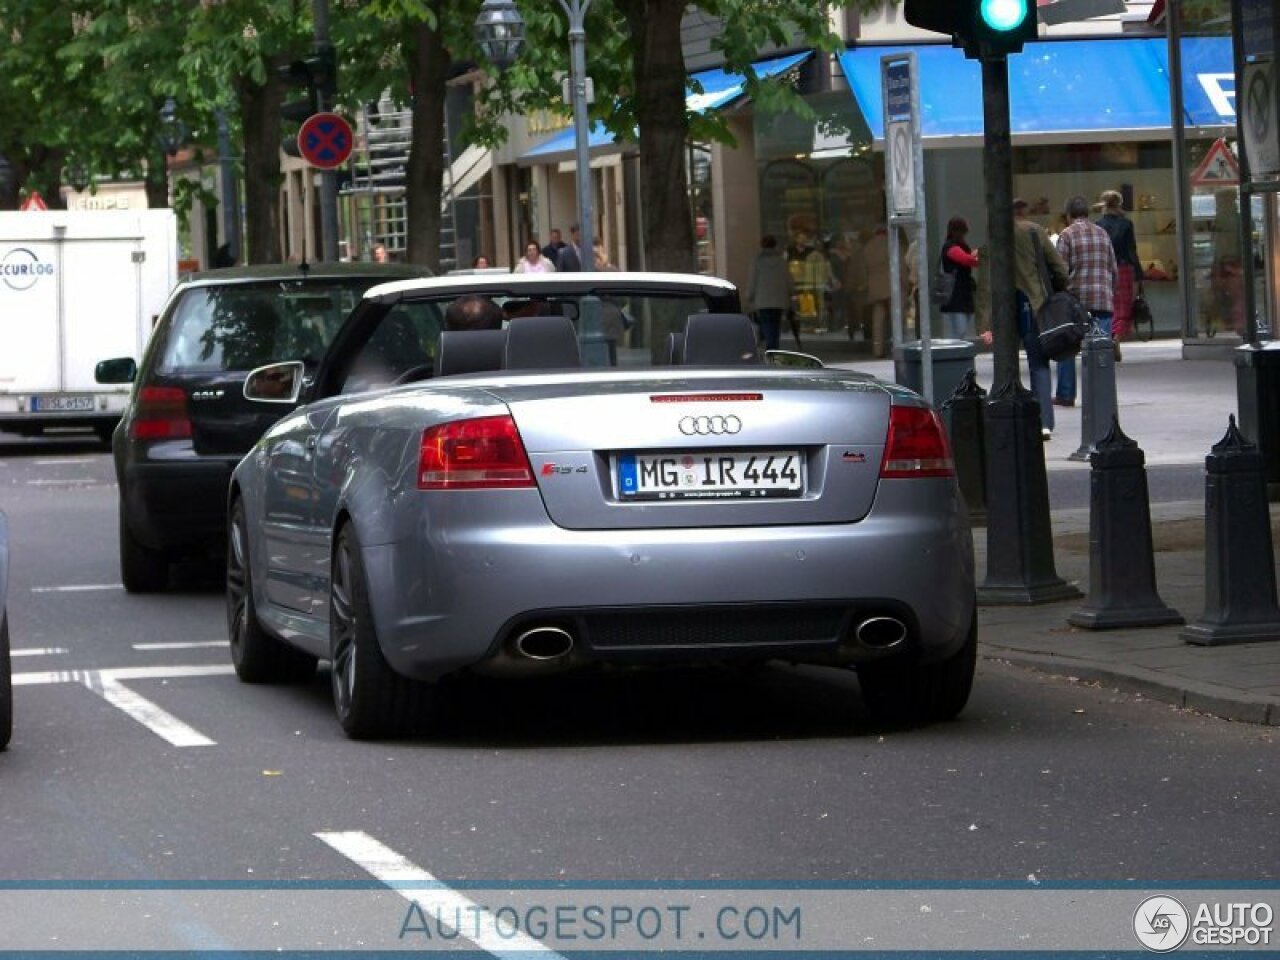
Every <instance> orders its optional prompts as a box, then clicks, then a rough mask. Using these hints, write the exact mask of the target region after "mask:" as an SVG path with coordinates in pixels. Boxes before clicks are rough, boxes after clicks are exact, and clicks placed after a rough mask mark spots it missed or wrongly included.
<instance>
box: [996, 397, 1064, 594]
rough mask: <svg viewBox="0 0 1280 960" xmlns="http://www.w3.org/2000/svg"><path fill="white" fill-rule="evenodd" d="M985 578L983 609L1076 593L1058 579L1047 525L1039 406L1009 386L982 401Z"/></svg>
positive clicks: (1045, 479) (1050, 531) (1047, 504)
mask: <svg viewBox="0 0 1280 960" xmlns="http://www.w3.org/2000/svg"><path fill="white" fill-rule="evenodd" d="M985 432H986V441H987V578H986V580H984V581H983V582H982V584H981V586H979V587H978V603H980V604H983V605H985V606H1012V605H1032V604H1038V603H1052V602H1054V601H1056V600H1074V599H1075V598H1076V597H1078V596H1080V591H1079V590H1077V589H1076V588H1075V587H1074V586H1072V585H1071V584H1069V583H1067V582H1066V581H1065V580H1063V579H1062V578H1061V577H1059V576H1058V572H1057V570H1056V569H1055V568H1054V565H1053V527H1052V525H1051V524H1050V523H1049V480H1048V478H1047V477H1046V475H1045V470H1044V440H1043V439H1042V438H1041V436H1040V404H1039V403H1037V402H1036V398H1035V397H1034V396H1033V395H1032V393H1031V391H1029V390H1027V389H1026V388H1025V387H1024V386H1022V384H1020V383H1018V382H1017V380H1013V381H1009V382H1008V384H1007V385H1006V386H1004V387H1002V388H1000V389H998V390H995V391H994V392H993V393H992V394H991V397H990V399H989V400H988V402H987V409H986V426H985Z"/></svg>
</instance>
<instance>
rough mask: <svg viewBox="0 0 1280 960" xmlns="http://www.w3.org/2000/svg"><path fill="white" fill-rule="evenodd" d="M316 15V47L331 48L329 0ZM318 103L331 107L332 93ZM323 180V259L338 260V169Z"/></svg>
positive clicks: (322, 0) (322, 174) (315, 2)
mask: <svg viewBox="0 0 1280 960" xmlns="http://www.w3.org/2000/svg"><path fill="white" fill-rule="evenodd" d="M311 11H312V19H313V20H314V21H315V50H316V53H317V54H318V55H320V54H323V53H324V51H325V50H327V49H329V48H330V43H329V0H312V5H311ZM317 101H318V102H317V106H318V107H319V109H320V110H321V111H325V110H331V109H332V108H333V106H334V104H333V102H332V97H331V95H330V94H329V93H327V92H326V91H324V90H320V91H318V97H317ZM316 176H317V177H318V178H319V180H320V234H321V237H320V259H321V260H323V261H324V262H325V263H334V262H336V261H337V259H338V172H337V171H336V170H319V171H317V173H316Z"/></svg>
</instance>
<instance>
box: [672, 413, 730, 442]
mask: <svg viewBox="0 0 1280 960" xmlns="http://www.w3.org/2000/svg"><path fill="white" fill-rule="evenodd" d="M741 429H742V421H741V420H739V419H738V418H737V417H735V416H733V415H732V414H730V415H729V416H727V417H721V416H719V415H717V416H714V417H681V418H680V432H681V433H683V434H684V435H685V436H686V437H694V436H697V437H718V436H723V435H725V434H729V433H737V432H738V431H740V430H741Z"/></svg>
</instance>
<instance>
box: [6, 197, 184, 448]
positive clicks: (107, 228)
mask: <svg viewBox="0 0 1280 960" xmlns="http://www.w3.org/2000/svg"><path fill="white" fill-rule="evenodd" d="M177 271H178V240H177V226H176V223H175V220H174V215H173V211H172V210H167V209H165V210H138V211H120V210H110V211H109V210H94V211H86V212H70V211H65V210H60V211H50V212H45V213H37V212H30V211H26V212H21V213H0V429H2V430H9V431H12V432H15V433H20V434H26V435H28V436H29V435H33V434H38V433H40V432H42V431H43V430H45V429H46V428H48V427H92V428H93V429H94V430H95V431H97V433H98V435H99V436H100V437H102V439H103V440H104V441H105V440H108V439H110V437H111V431H112V430H113V429H114V428H115V425H116V422H117V421H118V420H119V419H120V414H121V411H122V410H123V409H124V406H125V403H126V402H127V400H128V396H129V391H128V389H127V387H122V386H118V385H107V386H103V385H101V384H99V383H97V382H95V380H94V376H93V372H94V365H95V364H96V363H97V361H98V360H100V359H101V358H102V357H109V356H116V355H124V356H130V357H132V358H134V359H135V360H136V359H137V358H138V357H140V356H142V349H143V347H144V346H145V344H146V342H147V337H148V336H149V335H150V333H151V325H152V324H153V323H154V322H155V318H156V316H157V315H158V314H159V313H160V309H161V307H162V306H163V305H164V302H165V299H166V298H167V297H168V296H169V292H170V291H171V290H172V289H173V285H174V284H175V283H176V282H177V279H178V273H177Z"/></svg>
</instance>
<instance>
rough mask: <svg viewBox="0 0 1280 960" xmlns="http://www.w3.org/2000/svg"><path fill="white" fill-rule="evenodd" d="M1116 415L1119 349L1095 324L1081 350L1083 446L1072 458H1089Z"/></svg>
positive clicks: (1081, 443)
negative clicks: (1117, 357) (1117, 355)
mask: <svg viewBox="0 0 1280 960" xmlns="http://www.w3.org/2000/svg"><path fill="white" fill-rule="evenodd" d="M1115 416H1116V351H1115V344H1114V343H1113V342H1112V340H1111V338H1110V337H1108V336H1106V335H1104V334H1103V333H1102V332H1101V331H1100V330H1099V329H1098V325H1097V324H1096V323H1095V324H1094V326H1093V330H1092V331H1091V332H1090V334H1089V336H1088V337H1086V338H1085V341H1084V346H1083V348H1082V349H1081V350H1080V446H1079V447H1077V448H1076V451H1075V453H1073V454H1071V455H1070V456H1069V457H1068V458H1067V459H1068V460H1089V459H1090V456H1091V455H1092V454H1093V451H1094V450H1096V449H1097V448H1098V444H1099V443H1100V442H1101V440H1102V438H1103V437H1105V436H1106V435H1107V434H1108V432H1109V431H1110V430H1111V421H1112V420H1114V419H1115Z"/></svg>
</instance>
